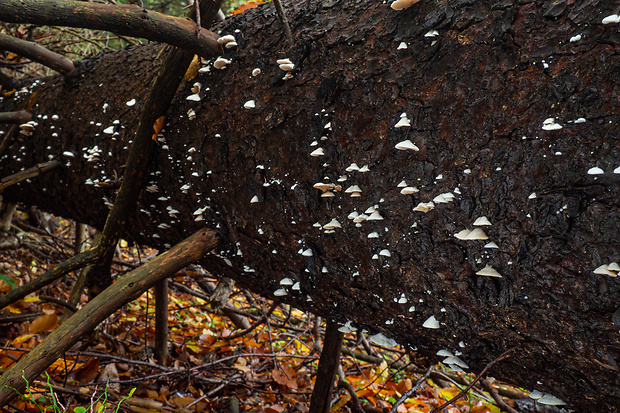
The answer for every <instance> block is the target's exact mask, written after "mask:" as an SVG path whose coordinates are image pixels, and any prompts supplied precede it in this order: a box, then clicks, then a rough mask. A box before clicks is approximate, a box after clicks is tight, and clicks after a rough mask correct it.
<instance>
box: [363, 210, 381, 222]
mask: <svg viewBox="0 0 620 413" xmlns="http://www.w3.org/2000/svg"><path fill="white" fill-rule="evenodd" d="M366 220H367V221H382V220H383V217H382V216H381V214H380V213H379V211H375V212H373V213H372V214H370V216H369V217H368V218H366Z"/></svg>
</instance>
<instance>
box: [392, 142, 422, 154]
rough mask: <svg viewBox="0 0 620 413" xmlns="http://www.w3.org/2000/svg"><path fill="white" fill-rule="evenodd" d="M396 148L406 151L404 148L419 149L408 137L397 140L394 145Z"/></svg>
mask: <svg viewBox="0 0 620 413" xmlns="http://www.w3.org/2000/svg"><path fill="white" fill-rule="evenodd" d="M395 148H396V149H399V150H401V151H406V150H411V151H416V152H417V151H419V150H420V148H418V147H417V146H415V144H414V143H413V142H411V141H410V140H409V139H407V140H404V141H402V142H398V143H397V144H396V146H395Z"/></svg>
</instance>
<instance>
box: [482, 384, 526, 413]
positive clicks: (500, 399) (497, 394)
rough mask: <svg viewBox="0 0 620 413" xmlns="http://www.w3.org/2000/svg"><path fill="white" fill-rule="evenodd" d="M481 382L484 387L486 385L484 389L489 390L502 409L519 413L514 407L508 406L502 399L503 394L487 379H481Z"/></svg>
mask: <svg viewBox="0 0 620 413" xmlns="http://www.w3.org/2000/svg"><path fill="white" fill-rule="evenodd" d="M480 384H482V387H484V389H485V390H486V391H488V392H489V394H490V395H491V397H493V400H495V404H497V406H498V407H499V408H500V409H502V410H504V411H506V412H508V413H519V412H517V411H516V410H515V409H513V408H512V407H510V406H508V404H506V402H505V401H504V400H503V399H502V396H500V395H499V393H498V392H497V390H496V389H495V388H494V387H493V386H491V385H490V384H489V383H488V382H487V381H486V380H485V379H480Z"/></svg>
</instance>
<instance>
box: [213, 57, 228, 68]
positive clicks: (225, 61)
mask: <svg viewBox="0 0 620 413" xmlns="http://www.w3.org/2000/svg"><path fill="white" fill-rule="evenodd" d="M229 63H230V60H228V59H224V58H223V57H218V58H217V59H215V62H213V67H215V68H216V69H224V68H225V67H226V65H227V64H229Z"/></svg>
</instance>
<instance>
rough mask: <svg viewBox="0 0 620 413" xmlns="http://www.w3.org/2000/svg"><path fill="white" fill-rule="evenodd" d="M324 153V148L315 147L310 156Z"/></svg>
mask: <svg viewBox="0 0 620 413" xmlns="http://www.w3.org/2000/svg"><path fill="white" fill-rule="evenodd" d="M323 155H325V152H324V151H323V148H318V149H315V150H313V151H312V152H311V153H310V156H323Z"/></svg>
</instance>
